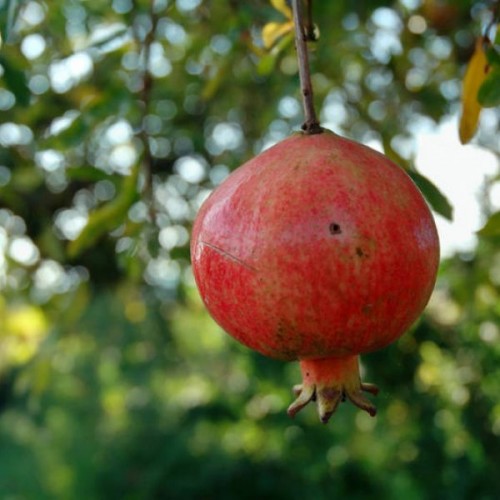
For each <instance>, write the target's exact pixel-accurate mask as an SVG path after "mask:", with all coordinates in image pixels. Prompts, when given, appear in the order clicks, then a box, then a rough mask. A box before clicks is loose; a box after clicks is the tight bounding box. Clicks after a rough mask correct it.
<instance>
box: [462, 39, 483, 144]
mask: <svg viewBox="0 0 500 500" xmlns="http://www.w3.org/2000/svg"><path fill="white" fill-rule="evenodd" d="M485 43H486V42H485V40H484V38H483V37H479V38H478V39H477V41H476V48H475V50H474V54H472V58H471V60H470V61H469V65H468V66H467V70H466V72H465V76H464V81H463V87H462V116H461V117H460V126H459V135H460V142H461V143H462V144H466V143H467V142H469V141H470V140H471V139H472V138H473V137H474V134H475V133H476V129H477V124H478V121H479V114H480V113H481V105H480V104H479V102H478V100H477V93H478V91H479V87H481V85H482V83H483V82H484V80H485V78H486V75H487V74H488V70H489V65H488V60H487V59H486V54H485V50H484V45H485Z"/></svg>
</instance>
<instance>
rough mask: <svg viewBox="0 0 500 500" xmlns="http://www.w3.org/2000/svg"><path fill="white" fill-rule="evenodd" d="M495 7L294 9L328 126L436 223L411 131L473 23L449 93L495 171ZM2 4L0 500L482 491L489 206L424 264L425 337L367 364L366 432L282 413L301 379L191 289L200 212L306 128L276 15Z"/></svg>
mask: <svg viewBox="0 0 500 500" xmlns="http://www.w3.org/2000/svg"><path fill="white" fill-rule="evenodd" d="M495 5H496V4H495V2H485V1H479V0H475V1H473V2H469V1H465V0H458V1H454V2H451V1H438V0H423V1H414V0H398V1H387V0H385V1H384V0H369V1H364V2H347V1H345V0H338V1H335V2H314V6H313V7H314V10H313V12H314V20H315V23H316V25H317V26H316V27H317V30H318V33H319V40H318V41H317V42H311V43H310V49H311V62H312V71H313V84H314V89H315V98H316V103H317V106H318V110H319V111H320V116H321V121H322V124H323V125H324V126H326V127H328V128H331V129H333V130H334V131H335V132H338V133H341V134H344V135H348V136H350V137H352V138H354V139H356V140H358V141H361V142H365V143H370V144H375V145H377V146H378V147H380V148H383V150H384V151H385V153H386V154H387V155H388V156H389V157H391V158H392V159H394V160H395V161H396V162H397V163H399V164H400V165H401V166H402V167H403V168H405V169H406V170H407V171H408V172H409V173H410V175H411V176H412V178H413V179H414V180H415V182H416V183H417V184H418V186H419V187H420V189H421V190H422V191H423V193H424V195H425V196H426V197H427V199H428V201H429V203H430V205H431V206H432V208H433V209H434V211H435V213H436V214H438V215H437V216H443V217H446V218H451V217H452V207H451V205H450V203H449V201H448V200H447V199H446V198H445V197H444V195H443V194H442V193H441V192H440V191H439V190H438V188H437V187H436V186H434V185H433V184H432V183H431V182H430V181H429V180H428V179H426V178H425V177H424V176H423V175H422V174H421V173H420V172H418V171H417V169H416V167H415V165H414V158H415V154H416V151H415V142H414V136H415V132H416V131H417V130H418V126H419V125H421V124H422V123H425V124H428V123H434V124H437V123H439V121H440V120H442V119H444V118H445V117H447V116H451V115H457V114H458V112H459V110H460V109H461V102H462V98H461V95H462V80H463V76H464V73H465V69H466V66H467V65H468V63H469V61H470V60H471V57H473V54H474V50H475V47H477V45H476V40H478V39H480V38H481V37H483V36H485V30H487V31H488V35H489V37H490V38H489V40H490V43H489V44H488V46H487V47H485V45H484V44H482V45H481V47H480V50H486V51H485V52H482V54H483V55H484V57H485V58H486V59H487V61H488V65H489V67H490V69H489V70H488V74H487V75H486V76H485V78H484V81H481V85H476V86H475V87H474V92H473V95H466V97H467V99H468V101H469V102H473V103H474V104H473V106H475V107H476V108H477V107H479V106H483V107H487V106H491V109H486V110H483V111H482V112H481V114H482V118H483V122H482V125H481V118H478V120H479V124H480V125H479V129H478V133H477V134H476V136H475V138H474V139H473V140H474V141H475V142H476V143H477V144H479V145H481V146H483V147H486V148H488V149H489V150H490V151H493V152H494V153H496V154H497V155H498V154H499V153H500V151H499V147H500V144H499V143H498V136H499V125H498V108H497V107H496V106H498V88H500V82H499V73H498V67H499V58H498V53H499V52H498V48H499V45H500V44H499V40H498V35H496V39H495V35H491V33H493V31H494V28H495V27H496V23H497V22H498V19H496V21H495V18H494V17H493V14H494V9H495ZM0 8H1V10H0V31H1V34H2V41H3V42H2V46H1V48H0V75H1V79H0V113H1V114H0V146H1V148H0V290H1V298H0V412H1V413H0V439H1V442H2V446H1V447H0V496H2V497H5V498H17V497H19V498H37V499H43V498H108V497H120V498H131V499H132V498H173V499H174V498H235V497H237V498H256V497H264V498H265V497H271V496H272V497H273V498H299V497H304V496H307V497H311V498H318V499H321V498H331V497H332V496H339V497H343V496H345V497H349V498H366V497H367V495H372V496H376V495H380V496H384V497H388V498H401V497H404V498H408V499H412V498H415V499H420V498H440V499H442V498H450V499H452V498H453V499H457V498H485V499H486V498H491V499H493V498H496V496H497V495H498V478H497V477H496V468H497V464H498V463H500V445H499V444H498V440H499V436H500V401H499V396H498V394H499V393H500V372H499V371H498V368H497V366H498V364H499V361H500V348H499V346H500V343H499V339H500V330H499V320H500V318H499V316H500V309H499V307H498V303H499V294H500V271H499V269H500V268H499V262H500V261H499V255H500V254H499V253H498V251H497V240H498V234H499V232H500V230H499V227H500V218H499V217H498V214H494V215H493V216H492V218H491V219H490V222H489V223H488V224H487V225H486V226H485V229H484V231H483V237H482V239H480V241H479V244H478V247H477V249H476V250H475V251H474V252H471V253H468V254H463V255H457V256H455V257H453V258H450V259H447V260H446V261H444V262H443V263H442V267H441V271H440V277H439V281H438V285H437V288H436V291H435V294H434V296H433V298H432V300H431V303H430V305H429V307H428V310H427V313H426V314H425V315H424V317H423V318H422V319H421V321H420V322H419V323H418V324H417V325H416V326H415V327H414V328H413V329H412V330H411V331H410V332H408V333H407V334H406V335H405V336H404V337H403V338H402V339H401V340H400V341H399V342H398V343H396V344H394V345H392V346H390V347H389V348H387V349H385V350H384V351H381V352H377V353H374V354H371V355H368V356H365V357H364V358H363V361H364V369H365V371H366V372H367V376H366V378H367V379H371V380H373V381H376V382H377V384H378V385H379V386H380V387H381V388H382V390H383V394H382V395H381V396H379V400H378V401H377V404H378V408H379V415H378V416H377V418H376V419H371V418H370V417H369V416H367V415H364V414H362V413H361V412H356V411H355V410H354V409H351V408H348V407H347V406H346V407H342V408H341V409H340V411H339V412H338V413H337V414H336V415H335V417H334V419H332V421H331V423H330V425H329V426H328V427H323V426H320V424H319V423H318V422H317V417H316V415H314V414H313V412H312V411H309V412H304V414H303V415H301V416H300V417H298V418H297V420H296V421H290V420H289V419H288V417H286V415H285V409H286V407H287V405H288V403H289V402H290V401H291V397H292V396H291V394H290V393H289V388H290V387H291V386H292V385H293V384H294V383H295V382H297V380H298V379H299V373H298V367H297V366H295V365H293V364H283V363H280V362H275V361H273V360H269V359H264V358H262V357H260V356H259V355H257V354H254V353H252V352H249V351H248V350H246V349H244V348H242V347H240V346H238V345H236V344H235V343H234V342H233V341H232V340H231V339H229V338H228V337H227V336H225V335H224V334H223V333H222V332H221V331H220V329H219V328H218V327H217V326H216V325H214V323H213V322H212V321H211V320H210V319H209V318H208V316H207V314H206V313H205V312H204V310H203V307H202V305H201V303H200V301H199V298H198V297H197V295H196V292H195V290H194V288H193V281H192V276H191V274H190V268H189V230H190V226H191V223H192V220H193V218H194V216H195V214H196V211H197V209H198V207H199V206H200V204H201V202H202V201H203V200H204V199H205V197H206V196H207V195H208V193H209V192H210V190H212V189H213V188H214V187H215V186H217V185H218V184H219V183H220V182H221V181H222V179H223V178H224V177H225V176H226V175H227V174H228V173H229V172H230V171H231V170H233V169H234V168H236V167H237V166H238V165H240V164H241V163H243V161H245V160H246V159H248V158H249V157H250V156H252V155H253V154H255V153H256V152H258V151H260V150H262V148H264V147H267V146H269V145H270V144H272V143H274V142H276V141H278V140H280V139H282V138H284V137H286V136H287V135H288V134H290V133H291V132H292V131H293V130H296V129H298V128H300V125H301V122H302V112H301V102H300V91H299V85H298V76H297V63H296V60H295V53H294V50H293V42H292V38H291V35H290V33H289V28H290V21H289V18H288V17H287V12H288V11H287V8H286V5H285V3H284V2H280V1H273V2H269V1H267V0H257V1H254V2H236V1H233V0H230V1H228V2H213V1H212V2H211V1H208V0H177V1H173V0H156V1H151V2H148V1H146V0H113V1H112V2H105V1H102V0H95V1H92V2H88V1H75V0H62V1H60V2H57V8H56V7H55V6H54V5H53V4H52V3H51V2H48V1H43V0H29V1H20V0H3V1H1V0H0ZM270 23H274V24H271V28H270V27H269V26H270ZM287 23H288V25H287ZM266 26H267V31H264V33H265V36H264V37H263V36H262V34H263V28H265V27H266ZM273 30H274V31H273ZM266 33H267V34H266ZM466 90H467V88H465V91H466ZM476 110H477V109H476ZM464 112H465V113H467V110H464ZM478 116H479V113H478ZM484 118H486V120H484ZM457 134H458V127H457ZM464 147H466V146H464ZM473 167H474V166H471V168H473ZM497 182H498V179H497V178H494V179H492V180H491V182H490V184H489V185H488V186H487V188H486V189H487V191H488V190H489V189H491V190H492V191H494V189H495V186H496V184H497ZM483 204H484V211H485V218H486V217H487V216H489V215H490V214H491V212H493V211H494V209H493V207H492V206H490V203H489V198H488V197H486V199H485V200H484V201H483Z"/></svg>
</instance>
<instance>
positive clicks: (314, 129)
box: [292, 0, 323, 134]
mask: <svg viewBox="0 0 500 500" xmlns="http://www.w3.org/2000/svg"><path fill="white" fill-rule="evenodd" d="M292 6H293V21H294V24H295V44H296V47H297V59H298V63H299V76H300V86H301V90H302V100H303V103H304V114H305V119H306V120H305V122H304V124H303V125H302V130H304V132H305V133H306V134H320V133H321V132H323V129H322V128H321V126H320V124H319V121H318V118H317V117H316V111H315V109H314V98H313V88H312V83H311V74H310V69H309V57H308V52H307V44H306V39H307V37H306V33H305V32H304V21H303V13H302V0H293V2H292ZM309 7H310V3H309Z"/></svg>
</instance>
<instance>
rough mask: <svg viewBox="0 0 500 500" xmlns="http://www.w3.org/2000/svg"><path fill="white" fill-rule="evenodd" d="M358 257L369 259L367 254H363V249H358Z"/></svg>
mask: <svg viewBox="0 0 500 500" xmlns="http://www.w3.org/2000/svg"><path fill="white" fill-rule="evenodd" d="M356 255H357V256H358V257H367V255H366V254H365V252H363V249H362V248H361V247H356Z"/></svg>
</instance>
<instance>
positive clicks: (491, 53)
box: [486, 45, 500, 66]
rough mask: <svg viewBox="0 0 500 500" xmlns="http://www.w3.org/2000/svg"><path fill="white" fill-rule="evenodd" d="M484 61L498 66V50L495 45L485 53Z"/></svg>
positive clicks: (499, 59) (499, 58)
mask: <svg viewBox="0 0 500 500" xmlns="http://www.w3.org/2000/svg"><path fill="white" fill-rule="evenodd" d="M486 59H488V62H489V63H490V64H491V65H492V66H493V65H495V66H500V49H498V48H497V47H496V46H495V45H492V46H491V47H490V48H489V49H488V50H487V51H486Z"/></svg>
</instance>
